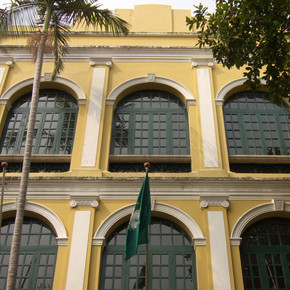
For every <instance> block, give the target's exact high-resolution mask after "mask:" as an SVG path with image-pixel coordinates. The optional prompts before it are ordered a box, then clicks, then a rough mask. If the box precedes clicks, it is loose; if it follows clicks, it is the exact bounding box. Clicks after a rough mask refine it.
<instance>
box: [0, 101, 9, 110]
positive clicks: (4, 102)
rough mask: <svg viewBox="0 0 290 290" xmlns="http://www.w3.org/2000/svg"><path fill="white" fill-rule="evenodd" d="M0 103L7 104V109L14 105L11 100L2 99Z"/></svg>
mask: <svg viewBox="0 0 290 290" xmlns="http://www.w3.org/2000/svg"><path fill="white" fill-rule="evenodd" d="M0 105H5V106H6V108H7V111H9V110H10V109H11V107H12V105H11V102H10V100H3V99H0Z"/></svg>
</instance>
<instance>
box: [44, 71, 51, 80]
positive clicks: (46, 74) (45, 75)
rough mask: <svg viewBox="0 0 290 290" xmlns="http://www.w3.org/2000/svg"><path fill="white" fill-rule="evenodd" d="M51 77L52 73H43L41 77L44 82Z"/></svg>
mask: <svg viewBox="0 0 290 290" xmlns="http://www.w3.org/2000/svg"><path fill="white" fill-rule="evenodd" d="M51 77H52V73H44V76H43V79H44V80H45V81H46V82H49V81H50V80H51Z"/></svg>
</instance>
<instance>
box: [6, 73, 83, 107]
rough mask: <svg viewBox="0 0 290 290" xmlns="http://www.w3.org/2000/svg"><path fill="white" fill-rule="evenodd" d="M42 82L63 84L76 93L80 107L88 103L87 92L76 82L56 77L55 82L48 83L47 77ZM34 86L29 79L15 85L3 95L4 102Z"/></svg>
mask: <svg viewBox="0 0 290 290" xmlns="http://www.w3.org/2000/svg"><path fill="white" fill-rule="evenodd" d="M40 82H41V83H42V82H51V83H57V84H62V85H64V86H65V87H67V88H68V89H70V90H73V91H74V92H75V94H76V96H77V100H78V103H79V105H81V104H85V103H86V99H87V97H86V94H85V92H84V91H83V89H82V88H81V87H80V86H79V85H78V84H76V83H75V82H74V81H72V80H70V79H67V78H63V77H60V76H58V77H56V79H55V80H54V81H48V80H46V79H45V77H41V79H40ZM32 84H33V78H29V79H26V80H23V81H21V82H19V83H17V84H15V85H13V86H12V87H10V88H9V89H8V90H6V91H5V92H4V93H3V95H2V97H1V100H2V102H3V101H5V100H6V101H7V100H10V98H11V97H12V96H13V95H14V94H15V93H16V92H18V91H19V90H20V89H22V88H24V87H27V86H32Z"/></svg>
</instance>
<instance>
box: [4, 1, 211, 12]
mask: <svg viewBox="0 0 290 290" xmlns="http://www.w3.org/2000/svg"><path fill="white" fill-rule="evenodd" d="M9 2H10V1H9V0H0V7H4V5H5V4H7V3H9ZM99 3H100V4H103V6H102V8H108V9H110V10H114V9H115V8H131V9H132V8H134V6H135V5H140V4H166V5H171V6H172V8H173V9H190V10H191V11H192V10H193V5H198V4H199V3H202V4H203V5H204V6H206V7H209V12H214V9H215V3H216V0H121V1H120V0H99Z"/></svg>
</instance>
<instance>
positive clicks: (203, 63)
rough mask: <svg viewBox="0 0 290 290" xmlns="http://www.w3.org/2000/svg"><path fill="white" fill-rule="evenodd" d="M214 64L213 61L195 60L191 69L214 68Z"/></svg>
mask: <svg viewBox="0 0 290 290" xmlns="http://www.w3.org/2000/svg"><path fill="white" fill-rule="evenodd" d="M213 65H214V63H213V59H212V58H210V59H195V60H193V61H192V63H191V67H192V68H193V67H198V66H209V67H213Z"/></svg>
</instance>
